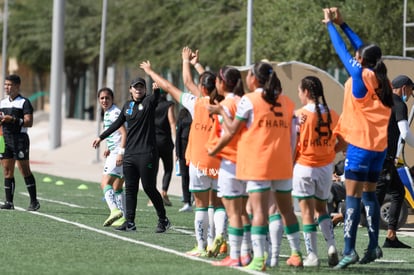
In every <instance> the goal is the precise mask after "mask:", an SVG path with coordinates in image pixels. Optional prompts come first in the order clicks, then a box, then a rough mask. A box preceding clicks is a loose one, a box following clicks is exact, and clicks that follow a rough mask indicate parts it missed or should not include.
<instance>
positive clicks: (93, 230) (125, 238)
mask: <svg viewBox="0 0 414 275" xmlns="http://www.w3.org/2000/svg"><path fill="white" fill-rule="evenodd" d="M15 209H16V210H19V211H26V212H29V211H27V210H25V209H23V208H21V207H16V206H15ZM29 213H31V214H33V215H38V216H42V217H46V218H49V219H52V220H55V221H58V222H62V223H66V224H71V225H73V226H76V227H79V228H83V229H86V230H89V231H92V232H95V233H99V234H102V235H105V236H108V237H111V238H115V239H119V240H122V241H125V242H130V243H134V244H138V245H142V246H146V247H150V248H153V249H156V250H159V251H163V252H166V253H171V254H174V255H177V256H180V257H183V258H187V259H189V260H193V261H199V262H204V263H211V261H210V260H206V259H203V258H197V257H192V256H188V255H186V254H185V253H182V252H180V251H176V250H173V249H170V248H165V247H162V246H159V245H155V244H151V243H146V242H142V241H138V240H134V239H130V238H127V237H124V236H120V235H118V234H114V233H111V232H107V231H103V230H100V229H97V228H94V227H90V226H88V225H85V224H82V223H78V222H73V221H69V220H65V219H62V218H59V217H56V216H52V215H49V214H46V213H41V212H35V211H31V212H29ZM130 233H131V234H134V233H133V232H130ZM154 234H156V233H154ZM231 268H235V269H237V270H239V271H242V272H245V273H248V274H265V273H263V272H259V271H254V270H248V269H245V268H241V267H231Z"/></svg>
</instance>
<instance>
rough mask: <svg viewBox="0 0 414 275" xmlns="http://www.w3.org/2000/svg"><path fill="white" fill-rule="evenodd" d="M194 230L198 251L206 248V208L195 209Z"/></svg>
mask: <svg viewBox="0 0 414 275" xmlns="http://www.w3.org/2000/svg"><path fill="white" fill-rule="evenodd" d="M194 228H195V235H196V240H197V246H198V249H200V250H204V249H205V248H206V239H207V231H208V213H207V208H196V210H195V217H194Z"/></svg>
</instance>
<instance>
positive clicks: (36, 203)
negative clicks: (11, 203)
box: [27, 200, 40, 211]
mask: <svg viewBox="0 0 414 275" xmlns="http://www.w3.org/2000/svg"><path fill="white" fill-rule="evenodd" d="M39 208H40V203H39V201H38V200H35V201H32V202H30V205H29V207H27V211H37V210H39Z"/></svg>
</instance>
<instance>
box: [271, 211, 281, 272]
mask: <svg viewBox="0 0 414 275" xmlns="http://www.w3.org/2000/svg"><path fill="white" fill-rule="evenodd" d="M269 236H270V243H271V249H270V254H269V255H270V263H271V266H275V265H277V263H278V259H279V255H280V246H281V245H282V237H283V222H282V218H281V216H280V214H275V215H271V216H270V217H269Z"/></svg>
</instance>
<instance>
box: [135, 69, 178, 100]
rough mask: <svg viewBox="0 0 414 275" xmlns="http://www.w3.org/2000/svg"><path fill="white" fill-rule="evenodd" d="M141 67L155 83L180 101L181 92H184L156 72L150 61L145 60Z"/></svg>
mask: <svg viewBox="0 0 414 275" xmlns="http://www.w3.org/2000/svg"><path fill="white" fill-rule="evenodd" d="M139 67H140V68H141V69H143V70H144V71H145V73H146V74H147V75H149V76H150V77H151V78H152V80H153V81H154V82H155V83H157V85H158V87H160V88H161V89H163V90H164V91H166V92H167V93H169V94H170V95H171V96H172V97H173V98H174V99H175V100H176V101H177V102H180V99H181V94H182V93H183V92H182V91H181V90H180V89H178V88H177V87H175V86H174V85H173V84H172V83H171V82H169V81H168V80H167V79H165V78H163V77H162V76H161V75H159V74H157V73H156V72H154V71H153V70H152V68H151V63H150V62H149V61H143V62H142V63H141V64H140V66H139Z"/></svg>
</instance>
